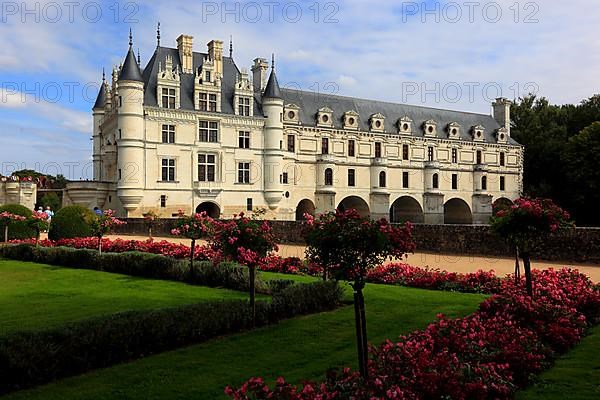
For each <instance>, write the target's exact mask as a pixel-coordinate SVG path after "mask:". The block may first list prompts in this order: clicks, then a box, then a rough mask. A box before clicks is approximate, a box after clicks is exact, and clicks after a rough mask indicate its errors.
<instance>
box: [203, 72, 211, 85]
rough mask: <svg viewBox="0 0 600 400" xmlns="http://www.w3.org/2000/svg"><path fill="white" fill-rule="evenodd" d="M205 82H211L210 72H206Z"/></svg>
mask: <svg viewBox="0 0 600 400" xmlns="http://www.w3.org/2000/svg"><path fill="white" fill-rule="evenodd" d="M204 80H205V81H206V82H210V71H206V73H205V75H204Z"/></svg>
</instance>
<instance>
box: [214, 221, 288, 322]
mask: <svg viewBox="0 0 600 400" xmlns="http://www.w3.org/2000/svg"><path fill="white" fill-rule="evenodd" d="M260 215H261V213H259V214H258V215H257V214H253V216H252V218H248V217H246V216H245V214H244V213H243V212H242V213H240V214H239V215H234V216H233V219H231V220H229V221H215V225H214V226H215V229H214V232H213V236H212V237H211V238H210V239H209V242H210V244H211V247H212V248H213V249H214V250H216V251H219V252H220V253H221V254H222V255H223V257H225V258H227V259H230V260H234V261H237V262H239V263H240V264H242V265H245V266H247V267H248V270H249V274H248V275H249V291H250V316H251V318H252V321H253V323H255V320H256V307H255V298H256V293H255V284H256V283H255V280H256V268H257V267H258V266H259V265H260V263H261V262H262V261H263V260H264V258H265V257H267V256H268V255H269V253H271V252H272V251H277V243H276V241H275V236H274V235H273V231H272V229H271V224H269V222H268V221H266V220H261V219H259V216H260Z"/></svg>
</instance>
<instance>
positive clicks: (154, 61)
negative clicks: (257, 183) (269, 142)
mask: <svg viewBox="0 0 600 400" xmlns="http://www.w3.org/2000/svg"><path fill="white" fill-rule="evenodd" d="M131 54H132V55H133V52H131ZM167 55H170V56H171V57H172V59H173V66H174V67H177V66H180V65H181V61H180V59H179V51H178V50H177V49H173V48H168V47H158V48H157V49H156V51H155V52H154V54H153V56H152V58H151V59H150V60H149V61H148V64H147V66H146V68H144V71H143V74H142V79H141V80H143V82H144V88H145V93H144V105H147V106H154V107H156V106H158V102H157V98H156V87H157V74H158V65H159V63H161V64H162V65H164V63H165V58H166V56H167ZM127 57H128V59H129V53H128V55H127ZM206 57H208V55H207V54H206V53H198V52H194V53H193V68H194V71H196V70H198V68H200V67H201V66H202V63H203V60H204V59H205V58H206ZM133 60H134V61H135V58H133ZM126 64H127V59H126V61H125V64H123V70H125V67H126ZM135 66H136V67H137V63H135ZM121 74H123V71H122V72H121ZM239 76H240V70H239V69H238V67H237V66H236V64H235V62H234V61H233V59H232V58H230V57H225V56H223V79H222V81H221V113H224V114H235V113H234V109H233V104H234V103H233V94H234V88H235V83H236V79H238V78H239ZM180 77H181V90H180V95H181V99H180V105H181V108H182V109H184V110H194V77H195V75H194V74H189V73H181V75H180ZM267 95H268V96H271V97H276V98H283V100H284V104H296V105H297V106H299V107H300V116H299V117H300V121H301V122H302V125H304V126H316V118H315V116H316V114H317V112H318V110H319V109H320V108H323V107H329V108H331V109H332V110H333V121H334V127H336V128H342V121H343V119H342V117H343V115H344V112H346V111H356V112H357V113H358V114H359V128H360V130H363V131H369V130H370V129H369V118H370V117H371V115H373V114H377V113H381V114H383V115H384V116H385V117H386V118H385V131H386V132H388V133H396V132H397V131H398V129H397V126H396V123H397V121H398V119H399V118H402V117H404V116H408V117H409V118H410V119H412V121H413V127H412V135H413V136H417V137H423V136H424V132H423V129H421V126H422V124H423V122H425V121H427V120H430V119H432V120H434V121H436V122H437V136H438V137H439V138H447V137H448V135H447V132H446V127H447V125H448V124H449V123H452V122H457V123H458V124H459V125H460V127H461V128H460V137H461V139H464V140H472V137H471V127H473V126H476V125H482V126H483V127H485V131H484V140H485V142H488V143H496V138H495V136H494V132H495V131H496V129H498V128H500V125H499V124H498V122H497V121H496V120H495V119H494V118H493V117H492V116H491V115H485V114H476V113H469V112H462V111H452V110H443V109H437V108H429V107H422V106H413V105H406V104H396V103H389V102H383V101H376V100H367V99H359V98H353V97H345V96H337V95H330V94H323V93H315V92H309V91H302V90H295V89H282V88H279V84H278V83H277V77H276V76H275V73H274V72H273V71H272V73H271V75H270V76H269V81H268V82H267V86H266V87H265V96H267ZM254 100H255V101H254V115H255V116H260V115H263V113H262V109H261V103H262V99H261V96H260V95H258V94H255V96H254ZM509 144H513V145H518V143H517V142H516V141H515V140H514V139H512V138H510V139H509Z"/></svg>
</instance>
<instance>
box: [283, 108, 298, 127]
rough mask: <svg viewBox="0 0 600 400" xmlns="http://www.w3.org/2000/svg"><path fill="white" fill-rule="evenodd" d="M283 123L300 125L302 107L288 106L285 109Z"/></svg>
mask: <svg viewBox="0 0 600 400" xmlns="http://www.w3.org/2000/svg"><path fill="white" fill-rule="evenodd" d="M283 121H284V122H287V123H290V122H291V123H296V124H298V123H300V107H298V106H297V105H295V104H287V105H286V106H285V107H284V112H283Z"/></svg>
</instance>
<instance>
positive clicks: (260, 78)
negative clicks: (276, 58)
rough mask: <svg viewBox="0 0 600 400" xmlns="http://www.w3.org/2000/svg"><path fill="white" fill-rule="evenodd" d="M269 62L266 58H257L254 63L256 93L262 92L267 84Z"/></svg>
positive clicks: (253, 72) (253, 77)
mask: <svg viewBox="0 0 600 400" xmlns="http://www.w3.org/2000/svg"><path fill="white" fill-rule="evenodd" d="M268 69H269V63H267V60H265V59H264V58H255V59H254V64H253V65H252V83H253V86H254V93H258V94H262V92H263V91H264V90H265V86H267V70H268Z"/></svg>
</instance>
